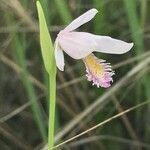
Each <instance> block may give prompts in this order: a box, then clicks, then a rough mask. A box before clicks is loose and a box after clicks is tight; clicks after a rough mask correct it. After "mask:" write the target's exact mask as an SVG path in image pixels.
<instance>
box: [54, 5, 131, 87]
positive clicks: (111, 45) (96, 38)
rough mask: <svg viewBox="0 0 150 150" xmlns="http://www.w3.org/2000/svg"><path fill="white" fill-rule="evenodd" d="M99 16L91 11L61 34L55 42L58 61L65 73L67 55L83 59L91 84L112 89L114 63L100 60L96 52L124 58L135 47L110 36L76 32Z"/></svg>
mask: <svg viewBox="0 0 150 150" xmlns="http://www.w3.org/2000/svg"><path fill="white" fill-rule="evenodd" d="M97 12H98V11H97V10H96V9H95V8H93V9H90V10H89V11H87V12H85V13H84V14H83V15H81V16H79V17H78V18H77V19H75V20H74V21H72V22H71V23H70V24H69V25H68V26H67V27H66V28H65V29H63V30H61V31H60V32H59V34H58V36H57V38H56V41H55V59H56V65H57V67H58V68H59V69H60V70H61V71H64V65H65V63H64V54H63V51H65V52H66V53H67V54H68V55H69V56H70V57H72V58H74V59H82V60H83V62H84V64H85V67H86V73H87V74H86V76H87V80H88V81H92V82H93V85H97V87H104V88H108V87H110V86H111V83H112V82H113V79H112V76H113V75H114V71H113V70H112V69H111V66H110V63H106V61H105V60H103V59H98V58H97V57H96V56H95V55H94V54H93V53H92V52H94V51H95V52H102V53H109V54H123V53H126V52H128V51H129V50H130V49H131V48H132V47H133V43H126V42H124V41H121V40H117V39H114V38H111V37H109V36H100V35H94V34H91V33H87V32H76V31H74V30H75V29H77V28H78V27H80V26H81V25H83V24H85V23H87V22H89V21H90V20H91V19H92V18H94V16H95V15H96V14H97Z"/></svg>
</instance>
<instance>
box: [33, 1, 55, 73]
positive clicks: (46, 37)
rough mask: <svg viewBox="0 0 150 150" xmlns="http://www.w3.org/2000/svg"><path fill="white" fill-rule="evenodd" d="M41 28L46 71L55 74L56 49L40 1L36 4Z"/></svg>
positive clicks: (41, 42)
mask: <svg viewBox="0 0 150 150" xmlns="http://www.w3.org/2000/svg"><path fill="white" fill-rule="evenodd" d="M36 5H37V10H38V17H39V28H40V44H41V50H42V56H43V61H44V65H45V68H46V71H47V72H48V73H49V74H51V73H52V72H53V66H55V60H54V59H55V57H54V47H53V44H52V40H51V37H50V34H49V31H48V27H47V24H46V20H45V16H44V12H43V9H42V6H41V4H40V2H39V1H37V2H36Z"/></svg>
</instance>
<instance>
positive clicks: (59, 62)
mask: <svg viewBox="0 0 150 150" xmlns="http://www.w3.org/2000/svg"><path fill="white" fill-rule="evenodd" d="M55 60H56V66H57V67H58V68H59V70H61V71H64V66H65V63H64V54H63V51H62V50H61V48H60V46H59V45H58V42H57V39H56V42H55Z"/></svg>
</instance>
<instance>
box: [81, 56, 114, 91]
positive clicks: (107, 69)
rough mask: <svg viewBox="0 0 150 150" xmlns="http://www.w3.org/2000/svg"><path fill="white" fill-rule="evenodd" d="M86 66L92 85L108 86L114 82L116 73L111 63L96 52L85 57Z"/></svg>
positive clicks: (88, 78)
mask: <svg viewBox="0 0 150 150" xmlns="http://www.w3.org/2000/svg"><path fill="white" fill-rule="evenodd" d="M83 61H84V63H85V66H86V73H87V74H86V76H87V80H88V81H91V82H93V83H92V85H96V86H97V87H98V88H99V87H104V88H108V87H110V86H111V83H112V82H113V78H112V76H113V75H114V74H115V73H114V71H113V70H112V68H111V65H110V63H106V61H105V60H102V59H98V58H97V57H96V56H95V55H94V54H90V55H88V56H87V57H86V58H84V59H83Z"/></svg>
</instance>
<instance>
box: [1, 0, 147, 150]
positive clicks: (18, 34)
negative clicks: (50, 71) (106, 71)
mask: <svg viewBox="0 0 150 150" xmlns="http://www.w3.org/2000/svg"><path fill="white" fill-rule="evenodd" d="M40 2H41V3H42V6H43V8H44V12H45V16H46V19H47V24H48V26H49V31H50V33H51V35H52V39H53V41H54V40H55V38H56V36H57V34H58V32H59V31H60V30H61V29H63V28H64V27H65V26H66V25H67V24H69V22H71V21H72V20H73V19H74V18H76V17H78V16H79V15H81V14H82V13H83V12H85V11H86V10H88V9H90V8H93V7H95V8H97V9H98V10H99V13H98V14H97V15H96V17H95V18H94V19H93V20H92V21H91V22H89V23H88V24H85V25H84V26H82V27H81V28H80V31H85V32H91V33H94V34H101V35H109V36H112V37H114V38H118V39H121V40H124V41H127V42H134V48H133V49H132V50H131V51H130V52H128V53H127V54H124V55H106V54H97V53H95V54H96V56H98V57H99V58H101V59H106V60H107V61H108V62H111V64H112V66H113V68H114V70H115V71H116V75H115V76H114V83H113V86H112V87H111V88H109V89H103V88H96V87H93V86H92V85H91V83H90V82H88V81H87V80H86V79H85V67H84V64H83V62H82V61H79V60H78V61H75V60H73V59H72V58H70V57H68V56H67V55H65V63H66V66H65V71H64V72H60V71H58V73H57V106H56V110H57V112H56V142H57V143H60V142H62V141H64V140H65V139H68V138H71V137H73V136H75V135H76V134H78V133H80V132H82V131H84V130H87V129H88V128H90V127H92V126H94V125H96V124H98V123H100V122H102V121H103V120H105V119H107V118H110V117H111V116H113V115H115V114H118V113H120V112H122V111H124V110H125V109H127V108H130V107H132V106H135V105H137V104H140V103H141V102H143V101H146V100H149V99H150V74H149V71H150V68H149V65H150V42H149V40H150V15H149V14H150V0H40ZM0 72H1V73H0V150H44V149H46V147H45V145H46V141H47V138H46V137H47V123H48V103H49V101H48V89H49V87H48V77H47V73H46V71H45V69H44V67H43V61H42V57H41V51H40V45H39V33H38V18H37V10H36V7H35V1H34V0H0ZM60 149H64V150H110V149H111V150H126V149H130V150H148V149H150V105H146V106H144V107H141V108H138V109H137V110H134V111H132V112H130V113H129V114H126V115H123V116H121V117H120V118H119V119H116V120H113V121H111V122H110V123H108V124H106V125H104V126H102V127H100V128H98V129H96V130H93V131H91V132H89V133H88V134H86V135H84V136H82V137H80V138H78V139H76V140H74V141H72V142H70V143H68V144H66V145H64V146H63V147H60Z"/></svg>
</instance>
